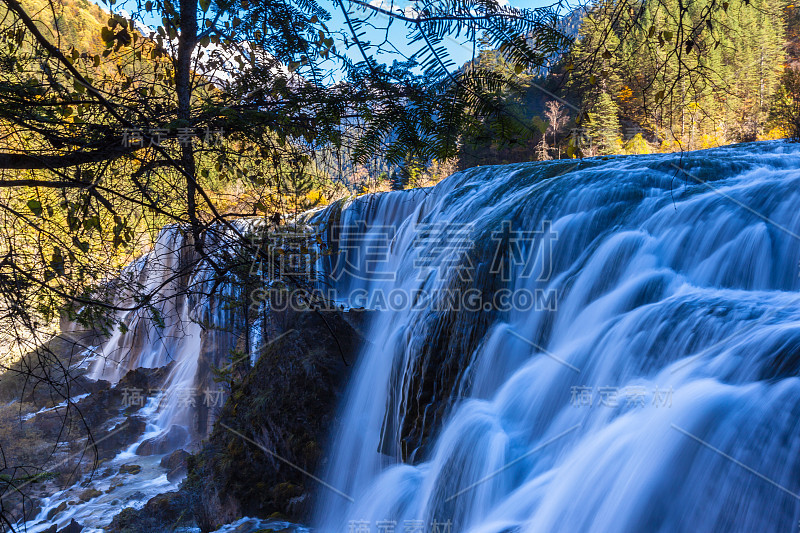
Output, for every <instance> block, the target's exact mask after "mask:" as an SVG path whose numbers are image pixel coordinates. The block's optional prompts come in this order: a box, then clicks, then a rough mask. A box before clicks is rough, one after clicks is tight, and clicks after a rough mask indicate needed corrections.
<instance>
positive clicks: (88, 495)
mask: <svg viewBox="0 0 800 533" xmlns="http://www.w3.org/2000/svg"><path fill="white" fill-rule="evenodd" d="M102 495H103V492H102V491H99V490H97V489H86V490H85V491H83V492H81V493H80V495H79V496H78V498H79V499H80V500H81V501H82V502H88V501H89V500H91V499H92V498H97V497H98V496H102Z"/></svg>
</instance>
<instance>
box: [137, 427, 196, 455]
mask: <svg viewBox="0 0 800 533" xmlns="http://www.w3.org/2000/svg"><path fill="white" fill-rule="evenodd" d="M187 442H189V432H188V431H187V430H186V428H185V427H183V426H178V425H172V426H170V428H169V430H167V431H164V432H162V433H161V434H160V435H157V436H155V437H153V438H152V439H147V440H145V441H144V442H142V443H141V444H140V445H139V446H138V447H137V448H136V455H161V454H164V453H169V452H171V451H172V450H175V449H176V448H180V447H181V446H183V445H185V444H186V443H187Z"/></svg>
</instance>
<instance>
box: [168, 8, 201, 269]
mask: <svg viewBox="0 0 800 533" xmlns="http://www.w3.org/2000/svg"><path fill="white" fill-rule="evenodd" d="M178 28H179V30H180V35H179V36H178V59H177V61H176V64H175V90H176V92H177V96H178V120H179V121H180V123H181V126H183V127H190V126H191V120H192V51H194V48H195V46H196V45H197V0H180V22H179V24H178ZM181 168H182V169H183V172H185V176H186V194H187V198H186V207H187V212H188V215H189V223H190V224H191V225H192V237H193V238H194V245H195V248H196V249H197V251H198V252H199V253H201V254H202V251H203V245H202V240H201V232H200V230H201V228H200V221H199V220H198V218H197V187H196V185H195V180H196V178H197V168H196V164H195V159H194V145H193V144H192V142H191V140H190V141H189V142H185V143H183V144H182V145H181Z"/></svg>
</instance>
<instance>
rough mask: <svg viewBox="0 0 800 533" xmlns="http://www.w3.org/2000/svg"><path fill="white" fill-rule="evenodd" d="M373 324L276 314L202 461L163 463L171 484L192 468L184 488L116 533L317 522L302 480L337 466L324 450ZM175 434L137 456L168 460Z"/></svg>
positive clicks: (332, 314) (352, 317)
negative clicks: (275, 518) (311, 518)
mask: <svg viewBox="0 0 800 533" xmlns="http://www.w3.org/2000/svg"><path fill="white" fill-rule="evenodd" d="M368 315H369V312H366V311H351V312H347V313H344V312H339V311H304V312H298V311H282V312H272V313H270V314H269V321H268V324H267V325H266V336H265V345H264V347H263V348H262V350H261V355H260V358H259V359H258V361H257V362H256V363H255V365H254V366H253V367H252V368H243V369H237V370H240V371H239V372H238V373H239V376H238V377H237V379H236V380H235V381H234V382H233V388H232V390H231V394H230V396H229V397H228V400H227V402H226V403H225V405H224V407H223V408H222V409H221V411H220V412H219V413H218V415H217V417H216V423H215V425H214V429H213V430H212V432H211V434H210V436H209V438H208V441H206V442H205V443H204V445H203V447H202V448H201V450H200V451H199V452H198V453H197V454H196V455H193V456H190V455H189V454H188V453H187V452H185V451H183V450H177V451H175V452H173V453H171V454H169V455H166V456H165V457H163V458H162V460H161V463H160V464H161V466H162V467H163V468H164V469H165V470H167V471H168V474H167V475H168V478H169V477H171V476H174V477H175V478H176V479H177V476H181V475H183V474H184V472H186V470H187V467H188V477H187V479H186V481H185V482H184V483H183V484H182V486H181V489H180V490H179V491H177V492H170V493H165V494H161V495H159V496H156V497H155V498H152V499H151V500H150V501H148V503H147V504H146V505H145V506H144V507H143V508H142V509H141V510H138V511H136V510H134V509H130V508H129V509H125V510H123V511H122V512H121V513H119V514H118V515H117V516H116V517H115V518H114V521H113V522H112V524H111V525H110V526H109V528H108V530H109V531H118V532H127V531H156V530H159V531H160V530H162V529H163V528H164V525H165V524H170V525H171V526H174V525H179V524H184V525H187V524H194V525H197V526H200V527H201V528H202V529H203V530H204V531H211V530H213V529H216V528H217V527H219V526H220V525H222V524H225V523H229V522H232V521H235V520H237V519H239V518H240V517H242V516H257V517H262V518H266V517H269V516H272V515H274V514H276V513H278V514H280V515H283V516H284V517H288V518H290V519H293V520H298V521H300V520H302V519H304V518H307V517H308V515H309V512H310V508H309V504H310V500H311V493H312V492H314V491H316V490H318V488H319V487H318V486H317V485H316V483H315V482H314V480H313V479H311V478H310V477H309V476H308V475H307V474H306V473H304V472H302V471H305V472H308V473H314V472H316V471H318V467H320V466H321V465H322V464H323V463H324V462H326V461H327V458H326V457H324V456H323V454H322V450H323V449H324V445H325V442H324V441H325V440H326V438H327V436H328V433H329V429H330V427H331V426H332V425H333V424H334V420H335V414H336V406H337V405H338V402H339V400H340V397H341V394H342V393H343V391H344V388H345V385H346V381H347V378H348V376H349V373H350V370H351V368H352V365H353V364H354V362H355V360H356V359H357V356H358V352H359V350H360V349H361V347H362V346H363V343H364V342H365V341H364V337H363V334H362V332H363V330H364V327H365V323H366V322H367V317H368ZM241 376H243V377H241ZM170 433H175V434H174V435H172V436H173V437H176V438H177V437H179V436H180V435H177V431H173V429H172V428H171V429H170V431H169V432H166V433H164V434H162V435H160V436H159V437H156V438H155V439H148V441H144V442H143V443H142V445H141V446H140V447H139V450H138V451H137V453H139V454H143V453H147V452H151V451H152V452H153V453H158V452H157V451H154V450H155V448H156V447H158V446H159V445H160V444H162V443H164V442H166V441H167V440H169V439H170ZM150 440H152V441H153V442H149V441H150ZM156 441H158V442H156ZM176 442H177V441H176ZM172 444H175V442H173V443H172ZM265 450H268V452H267V451H265ZM287 462H288V463H291V464H292V465H294V466H289V465H288V464H287ZM153 528H155V529H153ZM159 528H162V529H159Z"/></svg>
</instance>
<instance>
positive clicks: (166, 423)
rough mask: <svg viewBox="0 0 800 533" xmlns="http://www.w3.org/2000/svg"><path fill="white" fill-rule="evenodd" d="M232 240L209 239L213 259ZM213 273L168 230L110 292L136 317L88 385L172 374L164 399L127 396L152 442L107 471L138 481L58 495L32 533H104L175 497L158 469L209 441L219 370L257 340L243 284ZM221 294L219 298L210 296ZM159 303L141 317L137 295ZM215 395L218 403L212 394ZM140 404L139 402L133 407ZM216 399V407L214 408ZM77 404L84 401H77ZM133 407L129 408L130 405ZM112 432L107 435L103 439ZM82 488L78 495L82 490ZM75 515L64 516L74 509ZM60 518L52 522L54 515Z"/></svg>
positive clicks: (112, 342)
mask: <svg viewBox="0 0 800 533" xmlns="http://www.w3.org/2000/svg"><path fill="white" fill-rule="evenodd" d="M260 223H261V222H260V221H258V220H255V221H247V220H242V221H237V222H236V223H235V224H236V226H237V230H238V231H239V232H243V233H247V232H250V231H256V230H257V225H258V224H260ZM229 233H231V232H230V231H218V232H216V233H209V242H208V243H206V246H207V250H210V252H211V253H212V254H214V253H218V252H222V251H225V250H226V249H231V248H233V247H232V246H230V245H229V244H228V243H229V242H236V239H235V237H234V236H232V235H229ZM217 281H218V278H217V277H216V274H215V272H214V270H213V269H212V268H211V267H210V266H209V265H208V263H207V262H205V261H198V258H197V256H196V254H195V250H194V246H193V245H192V243H191V239H187V237H186V232H185V231H184V230H182V229H181V228H179V227H177V226H168V227H166V228H164V229H163V230H162V231H161V233H160V234H159V236H158V239H157V241H156V243H155V245H154V247H153V250H152V251H151V252H149V253H148V254H146V255H144V256H142V257H141V258H140V259H138V260H137V261H134V262H133V263H131V264H130V265H128V266H127V267H126V268H125V269H124V271H123V272H122V274H121V276H120V278H119V279H117V280H112V281H111V283H113V284H114V286H115V287H118V288H119V294H118V297H117V302H116V303H117V304H118V305H119V306H120V307H129V308H132V310H130V311H122V312H120V313H119V314H118V316H117V321H118V322H119V323H120V324H122V326H123V327H115V329H114V331H113V334H112V335H111V336H110V337H109V338H108V339H107V340H106V341H105V342H104V343H103V345H102V346H101V347H99V348H95V349H91V354H90V355H89V359H90V361H91V362H90V367H89V374H88V375H89V377H91V378H93V379H96V380H100V379H103V380H107V381H110V382H111V383H112V384H113V383H117V382H118V381H119V380H120V379H121V378H122V377H123V376H125V375H126V374H127V373H128V372H129V371H131V370H134V369H140V368H149V369H156V368H161V367H167V365H171V366H170V367H168V368H169V372H168V373H167V375H166V379H165V380H164V382H163V385H162V386H161V387H159V389H157V390H140V389H136V390H122V391H115V393H116V394H122V395H123V396H129V398H128V400H127V401H128V402H129V403H130V405H129V406H130V407H136V406H137V403H138V405H139V406H141V408H140V409H139V410H138V411H136V413H137V415H138V416H140V417H142V418H143V419H144V420H145V421H146V428H145V431H144V432H143V434H142V435H141V436H140V437H139V438H138V439H137V440H136V441H135V442H134V443H133V444H131V445H128V446H126V447H125V448H124V449H121V450H119V453H117V454H116V456H115V457H113V459H111V460H110V461H107V462H105V463H104V464H103V466H102V470H103V471H105V472H109V471H113V472H115V473H116V471H117V470H119V469H120V467H122V466H123V465H127V464H135V465H137V466H138V467H141V471H140V472H139V473H138V474H136V475H135V476H127V477H126V476H124V475H121V474H122V472H120V475H116V476H112V477H108V476H102V475H100V476H98V475H97V474H96V473H95V474H93V475H92V476H87V479H86V480H85V481H84V480H80V481H81V483H76V485H75V486H74V487H70V488H68V489H66V490H63V491H59V492H58V493H56V494H53V495H52V496H50V497H49V498H47V499H45V500H44V501H43V502H42V506H41V507H42V509H41V511H40V512H39V514H38V516H37V517H36V518H35V519H34V520H32V521H31V522H30V523H29V524H27V529H28V530H29V531H34V532H35V531H42V530H47V529H48V528H49V527H50V526H51V524H53V523H55V524H57V525H58V527H64V526H65V525H66V524H68V523H69V522H70V521H71V520H73V519H75V520H76V521H77V522H79V523H80V524H81V525H82V526H84V527H86V528H88V529H86V530H85V531H90V530H97V531H100V530H102V528H103V527H105V526H106V525H108V523H109V522H110V521H111V519H112V518H113V517H114V515H116V514H117V513H118V512H119V511H120V510H121V509H122V508H124V507H141V506H142V505H144V503H145V502H146V501H147V500H149V499H150V498H151V497H153V496H154V495H156V494H159V493H163V492H167V491H171V490H175V489H176V488H177V487H178V485H179V482H180V479H169V478H168V476H167V472H166V471H165V470H164V469H163V468H161V467H160V466H159V461H160V460H161V459H162V458H163V457H164V456H166V455H167V454H168V453H169V452H172V451H174V450H176V449H179V448H186V449H192V448H194V447H196V444H197V442H198V441H199V440H200V439H202V438H204V437H205V436H206V435H207V432H208V430H209V429H210V425H211V423H213V418H214V416H215V414H216V413H215V412H214V410H216V409H217V408H221V406H222V402H223V401H224V397H222V396H220V395H219V394H217V393H220V392H222V393H223V394H224V392H225V391H224V390H221V389H219V386H216V385H215V384H214V383H213V379H212V376H211V371H210V367H211V366H222V365H223V364H224V363H225V362H226V361H227V360H228V358H229V356H230V354H231V350H232V349H233V348H234V347H235V346H236V341H237V338H238V336H240V335H241V334H251V333H256V331H255V329H256V328H250V329H252V330H253V331H248V328H247V327H242V325H241V324H238V323H237V320H240V318H237V315H236V313H235V312H234V311H233V310H232V309H231V306H230V305H229V304H228V303H227V301H232V300H235V299H237V298H239V296H240V295H238V294H237V291H238V290H240V289H239V286H238V285H236V284H231V283H226V282H225V281H224V280H223V282H222V283H217ZM212 289H213V296H210V295H211V293H212ZM142 294H146V295H151V298H150V305H148V306H144V307H139V306H136V305H135V304H136V303H138V302H140V301H141V298H139V299H137V297H136V295H142ZM212 386H213V388H214V389H215V390H212V391H211V392H213V393H215V394H214V395H213V396H209V387H212ZM133 395H136V398H137V399H134V400H131V398H132V397H133ZM209 397H211V398H212V401H213V402H214V403H213V404H212V403H210V402H209ZM74 401H77V399H74ZM123 406H124V405H123ZM125 424H128V422H127V421H126V418H125V416H123V414H122V413H120V415H119V416H117V417H116V418H114V419H113V420H112V421H111V426H110V427H109V428H91V429H92V430H93V431H94V432H95V439H100V440H102V439H104V438H106V437H107V436H112V435H113V434H114V433H115V432H117V431H119V430H120V428H121V427H122V426H123V425H125ZM105 429H107V430H108V432H107V433H104V432H102V430H105ZM154 439H157V440H158V439H160V440H161V441H163V442H164V444H163V445H162V446H161V447H160V448H159V449H158V450H156V451H153V450H148V451H147V452H146V453H145V452H142V451H141V449H140V447H141V446H142V444H143V443H147V442H152V441H153V440H154ZM86 486H90V487H91V488H92V489H94V490H99V492H100V493H102V495H100V496H97V497H93V498H92V499H90V500H89V501H87V502H85V503H82V502H80V501H79V499H78V495H79V494H80V492H81V491H83V490H84V489H83V488H81V487H86ZM76 487H77V490H76ZM67 501H68V502H70V505H68V506H66V507H64V503H65V502H67ZM54 512H55V516H54V517H53V513H54Z"/></svg>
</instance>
